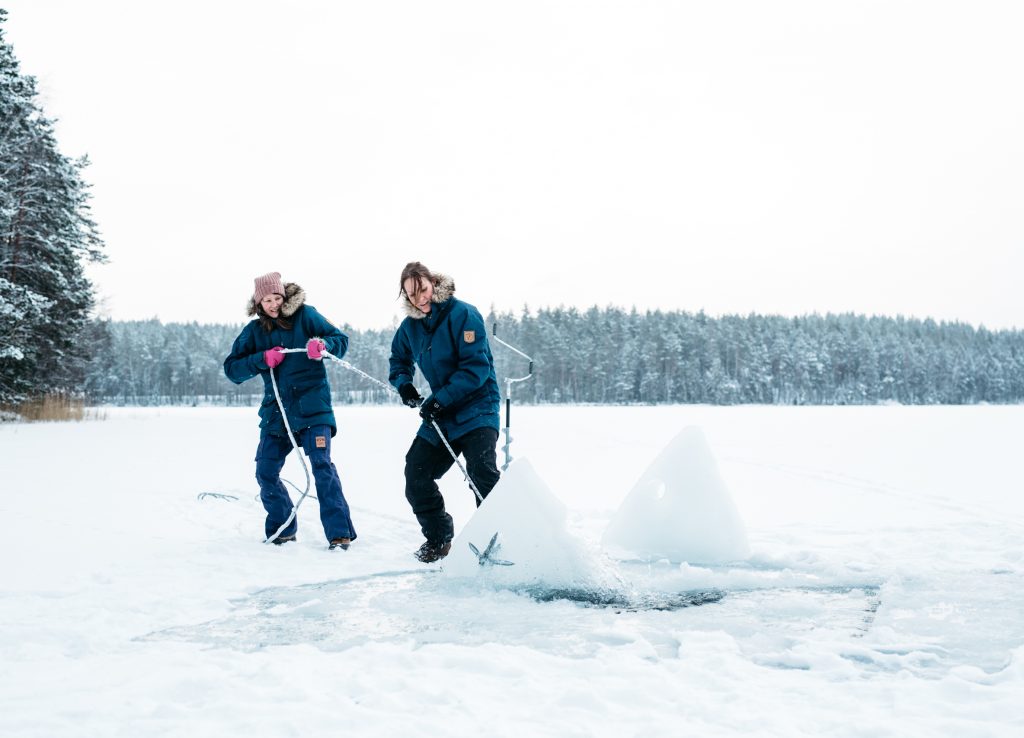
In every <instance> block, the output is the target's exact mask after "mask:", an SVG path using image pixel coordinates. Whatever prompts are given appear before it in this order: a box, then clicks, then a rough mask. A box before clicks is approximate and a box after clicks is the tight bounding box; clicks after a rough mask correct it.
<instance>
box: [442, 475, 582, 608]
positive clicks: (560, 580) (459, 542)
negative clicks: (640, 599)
mask: <svg viewBox="0 0 1024 738" xmlns="http://www.w3.org/2000/svg"><path fill="white" fill-rule="evenodd" d="M495 533H497V534H498V537H497V539H496V540H495V545H494V547H493V548H492V550H491V551H490V555H489V556H488V557H487V559H485V561H484V562H483V563H482V564H481V561H480V557H479V556H478V555H477V554H476V553H474V552H473V549H472V548H470V544H473V546H474V547H475V548H476V549H477V551H479V552H480V553H481V554H484V553H486V552H487V547H488V544H489V543H490V542H491V539H492V538H494V535H495ZM495 560H498V561H499V562H500V561H505V562H510V563H511V566H507V565H502V564H501V563H494V562H495ZM443 568H444V571H445V573H446V574H448V575H450V576H454V577H484V578H486V579H487V580H488V581H489V582H493V583H495V584H498V585H503V586H537V585H540V586H544V587H567V588H580V587H588V586H596V585H598V584H599V580H600V579H601V574H600V570H599V569H600V567H599V566H598V564H597V563H596V562H595V557H594V556H593V555H592V554H591V553H590V552H589V551H588V550H587V549H586V547H585V546H584V545H583V544H582V542H580V541H579V540H578V539H576V538H574V537H573V536H572V535H571V534H570V533H569V531H568V530H567V528H566V510H565V505H563V504H562V502H561V501H560V500H559V499H558V498H557V497H555V495H554V494H553V493H552V492H551V490H550V489H548V486H547V485H546V484H545V483H544V481H543V480H542V479H541V478H540V476H538V474H537V472H536V471H534V468H533V466H532V465H531V464H530V462H529V461H528V460H527V459H525V458H520V459H517V460H516V461H514V462H513V463H512V464H511V465H510V466H509V468H508V470H507V471H505V473H504V474H502V477H501V480H500V481H499V482H498V484H497V486H495V488H494V489H493V490H491V493H490V494H489V495H488V496H487V499H486V500H485V501H484V503H483V504H482V505H481V506H480V508H479V509H478V510H477V511H476V514H475V515H474V516H473V517H472V518H471V519H470V520H469V522H468V523H466V526H465V528H463V529H462V531H461V532H460V533H459V535H458V536H457V537H456V538H455V540H454V541H452V550H451V553H449V554H448V557H447V558H446V559H445V560H444V562H443Z"/></svg>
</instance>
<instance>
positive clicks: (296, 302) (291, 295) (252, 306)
mask: <svg viewBox="0 0 1024 738" xmlns="http://www.w3.org/2000/svg"><path fill="white" fill-rule="evenodd" d="M305 302H306V291H305V290H304V289H302V288H301V287H299V285H297V284H295V283H294V282H285V284H284V302H283V303H281V315H282V316H284V317H285V318H290V317H292V316H293V315H295V311H296V310H298V309H299V308H300V307H302V306H303V305H304V304H305ZM245 313H246V315H248V316H249V317H250V318H252V317H255V315H256V300H255V299H254V298H252V297H250V298H249V302H248V304H247V305H246V309H245Z"/></svg>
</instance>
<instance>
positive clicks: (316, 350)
mask: <svg viewBox="0 0 1024 738" xmlns="http://www.w3.org/2000/svg"><path fill="white" fill-rule="evenodd" d="M326 347H327V344H325V343H324V340H323V339H322V338H311V339H309V340H308V341H306V356H308V357H309V358H311V359H315V360H316V361H320V360H321V359H323V358H324V356H323V353H322V352H323V350H324V349H325V348H326Z"/></svg>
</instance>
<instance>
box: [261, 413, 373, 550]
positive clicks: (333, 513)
mask: <svg viewBox="0 0 1024 738" xmlns="http://www.w3.org/2000/svg"><path fill="white" fill-rule="evenodd" d="M295 436H296V440H297V441H298V443H299V445H300V446H301V447H302V450H303V451H305V453H306V457H307V458H308V460H309V465H310V468H311V470H312V472H313V480H314V482H316V496H317V499H318V500H319V501H320V522H321V523H323V526H324V534H325V535H326V536H327V540H328V541H331V540H334V539H335V538H351V539H352V540H355V539H356V529H355V527H354V526H353V525H352V517H351V514H350V513H349V509H348V502H346V501H345V495H344V494H343V493H342V491H341V479H340V478H339V477H338V470H337V469H336V468H335V467H334V464H333V463H332V462H331V426H329V425H314V426H311V427H309V428H303V429H302V430H300V431H299V432H298V433H296V434H295ZM291 450H292V444H291V441H289V440H288V437H287V436H273V435H270V434H267V435H264V436H262V437H261V438H260V445H259V447H258V448H257V449H256V481H257V482H259V484H260V500H262V501H263V507H264V509H265V510H266V511H267V521H266V525H265V530H266V531H267V536H268V537H269V536H272V535H274V533H275V532H276V531H277V529H278V528H280V527H281V525H282V523H284V521H285V520H287V519H288V516H289V515H291V512H292V500H291V498H290V497H289V496H288V490H286V489H285V487H284V484H282V483H281V477H280V474H281V468H282V467H283V466H284V460H285V458H286V457H287V456H288V454H289V453H290V452H291ZM297 528H298V521H297V520H293V521H292V522H291V524H290V525H289V526H288V527H287V528H285V529H284V530H283V531H281V535H282V536H291V535H295V531H296V529H297Z"/></svg>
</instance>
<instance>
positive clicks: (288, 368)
mask: <svg viewBox="0 0 1024 738" xmlns="http://www.w3.org/2000/svg"><path fill="white" fill-rule="evenodd" d="M285 293H286V294H285V301H284V304H283V305H282V306H281V315H282V316H284V317H285V318H288V319H290V320H291V322H292V327H291V328H290V329H289V330H284V329H283V328H280V327H276V326H275V327H274V328H273V330H271V331H269V332H267V331H265V330H264V329H263V328H262V327H261V326H260V322H259V320H258V319H256V320H253V321H251V322H250V323H248V324H247V325H246V326H245V328H243V329H242V332H241V334H240V335H239V336H238V338H236V339H235V342H234V344H233V345H232V346H231V355H230V356H228V358H226V359H225V360H224V374H225V375H226V376H227V378H228V379H230V380H231V381H232V382H234V383H235V384H241V383H242V382H244V381H246V380H248V379H252V378H253V377H255V376H257V375H261V376H262V377H263V403H262V404H261V405H260V436H261V437H262V436H265V435H268V434H270V435H275V436H286V435H287V431H286V430H285V426H284V422H283V420H282V419H281V411H280V410H279V409H278V406H277V400H276V399H275V398H274V388H273V385H272V384H271V382H270V367H268V366H267V363H266V362H265V361H264V360H263V352H264V351H266V350H267V349H270V348H273V347H274V346H281V347H283V348H301V349H305V348H306V342H307V341H309V339H310V338H322V339H323V341H324V344H325V345H326V348H327V350H328V351H329V352H331V353H332V354H333V355H334V356H337V357H338V358H339V359H340V358H341V357H343V356H344V355H345V352H346V351H347V350H348V336H346V335H345V334H344V333H342V332H341V331H340V330H339V329H338V328H337V327H336V326H334V325H333V324H332V323H331V322H330V321H328V320H327V319H326V318H324V316H322V315H321V314H320V313H318V312H317V311H316V308H314V307H313V306H312V305H306V304H305V299H306V295H305V292H303V291H302V288H300V287H299V286H298V285H296V284H292V283H289V284H286V285H285ZM250 310H252V311H253V312H254V311H255V305H254V303H253V302H252V301H251V300H250ZM251 314H252V313H251ZM324 361H329V360H328V359H325V360H324ZM324 361H314V360H313V359H310V358H308V357H307V356H306V354H305V353H301V354H298V353H296V354H285V357H284V361H282V362H281V363H280V364H278V365H277V367H275V369H274V372H275V374H276V377H277V389H278V391H279V392H280V393H281V402H282V403H283V404H284V407H285V411H286V412H287V413H288V423H289V424H290V425H291V428H292V432H295V433H297V432H298V431H300V430H302V429H303V428H308V427H310V426H313V425H329V426H331V435H332V436H333V435H335V434H336V433H337V429H338V425H337V423H336V421H335V419H334V411H333V409H332V408H331V388H330V385H329V384H328V382H327V370H326V369H325V368H324Z"/></svg>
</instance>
